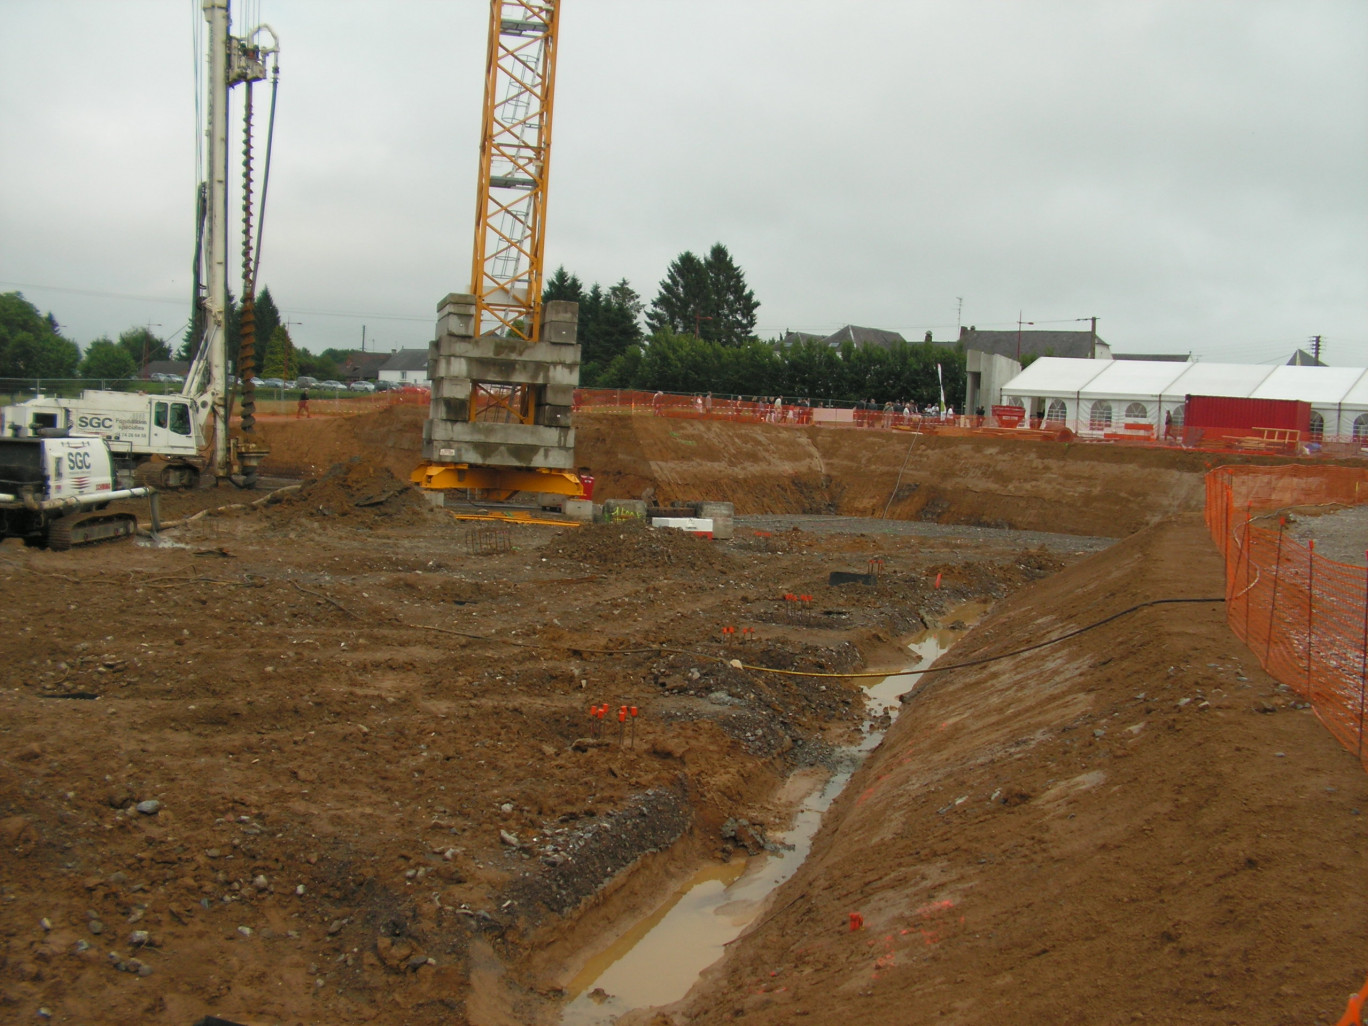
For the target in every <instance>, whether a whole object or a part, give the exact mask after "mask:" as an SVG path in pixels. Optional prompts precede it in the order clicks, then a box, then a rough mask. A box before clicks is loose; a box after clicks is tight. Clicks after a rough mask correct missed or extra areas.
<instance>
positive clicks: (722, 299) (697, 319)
mask: <svg viewBox="0 0 1368 1026" xmlns="http://www.w3.org/2000/svg"><path fill="white" fill-rule="evenodd" d="M759 307H760V304H759V302H758V301H757V300H756V298H755V293H753V292H752V291H751V290H750V289H749V288H748V287H747V286H746V276H745V274H743V273H742V271H741V268H739V267H737V266H736V263H735V261H733V260H732V258H731V254H730V253H729V252H727V247H726V246H724V245H722V243H720V242H717V243H714V244H713V247H712V249H711V250H709V251H708V256H707V258H706V259H705V260H700V259H699V258H698V257H696V256H694V254H693V253H691V252H689V251H688V250H685V251H684V252H683V253H681V254H679V256H677V257H676V258H675V259H674V261H673V262H672V263H671V264H670V266H669V267H668V268H667V269H666V272H665V278H664V279H663V280H662V281H661V283H660V291H659V292H657V293H656V298H655V299H654V300H652V301H651V308H650V310H649V311H647V313H646V325H647V327H648V328H650V330H651V331H652V332H659V331H671V332H675V333H683V332H688V333H689V334H691V335H697V336H698V337H699V338H703V339H707V340H708V341H710V342H721V343H722V344H723V345H727V346H739V345H741V344H742V343H743V342H744V341H745V340H746V339H748V338H751V337H752V336H753V334H754V332H755V312H756V310H758V309H759Z"/></svg>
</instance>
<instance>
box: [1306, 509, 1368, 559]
mask: <svg viewBox="0 0 1368 1026" xmlns="http://www.w3.org/2000/svg"><path fill="white" fill-rule="evenodd" d="M1287 533H1288V534H1290V535H1292V537H1294V538H1296V539H1297V540H1298V541H1301V542H1307V541H1311V540H1312V539H1315V542H1316V555H1318V556H1324V557H1325V558H1326V559H1333V560H1335V561H1336V562H1339V563H1348V564H1349V565H1350V566H1368V559H1365V550H1368V505H1365V506H1349V507H1347V508H1345V509H1337V510H1330V511H1328V512H1325V513H1313V512H1310V511H1308V510H1298V511H1297V512H1296V514H1295V515H1294V516H1293V517H1292V519H1290V520H1289V522H1288V525H1287Z"/></svg>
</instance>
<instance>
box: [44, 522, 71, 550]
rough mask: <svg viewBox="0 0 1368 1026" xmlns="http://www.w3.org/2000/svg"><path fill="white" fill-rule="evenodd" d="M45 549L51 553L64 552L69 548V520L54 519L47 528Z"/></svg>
mask: <svg viewBox="0 0 1368 1026" xmlns="http://www.w3.org/2000/svg"><path fill="white" fill-rule="evenodd" d="M47 547H48V548H49V549H51V550H52V551H53V552H65V551H67V549H69V548H71V519H70V518H69V517H56V518H54V519H53V520H52V521H51V523H49V524H48V528H47Z"/></svg>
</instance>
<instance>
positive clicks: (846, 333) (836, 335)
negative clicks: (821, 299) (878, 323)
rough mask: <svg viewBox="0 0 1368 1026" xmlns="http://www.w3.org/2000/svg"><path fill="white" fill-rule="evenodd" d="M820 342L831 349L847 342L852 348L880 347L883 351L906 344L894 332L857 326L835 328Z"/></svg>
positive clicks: (849, 325) (848, 325) (904, 340)
mask: <svg viewBox="0 0 1368 1026" xmlns="http://www.w3.org/2000/svg"><path fill="white" fill-rule="evenodd" d="M822 341H823V342H825V343H826V344H827V345H829V346H831V347H832V348H833V349H834V348H836V347H837V346H841V345H844V344H845V343H847V342H849V343H850V344H851V345H853V346H882V347H883V348H884V349H891V348H893V346H894V344H895V343H898V342H906V341H907V339H905V338H903V337H902V335H900V334H899V333H898V332H896V331H885V330H884V329H882V328H862V327H860V326H859V325H858V324H847V325H845V326H844V327H841V328H837V329H836V330H835V331H833V332H832V333H831V334H830V335H828V336H827V337H826V338H824V339H822Z"/></svg>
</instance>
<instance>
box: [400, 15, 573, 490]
mask: <svg viewBox="0 0 1368 1026" xmlns="http://www.w3.org/2000/svg"><path fill="white" fill-rule="evenodd" d="M559 19H560V0H491V3H490V12H489V44H488V51H487V58H486V64H485V94H484V117H483V128H482V137H481V144H480V173H479V186H478V195H477V206H476V220H475V252H474V260H473V266H472V268H471V285H470V291H469V292H467V293H452V294H450V295H448V296H446V297H445V298H443V299H442V301H441V302H440V303H439V304H438V306H437V331H436V337H435V338H434V339H433V341H432V343H431V345H430V346H429V349H428V377H429V378H431V380H432V399H431V405H430V407H429V411H428V419H427V421H426V423H425V424H424V426H423V460H424V462H423V463H422V464H421V465H419V466H418V468H417V469H415V470H414V471H413V473H412V475H411V478H412V480H413V481H414V482H415V483H416V484H419V485H420V486H422V487H423V488H424V489H430V490H436V491H446V490H453V489H476V490H480V491H481V492H483V493H484V494H485V496H486V497H488V498H491V499H507V498H509V497H511V496H512V495H513V494H514V493H516V492H532V493H541V494H544V495H552V496H561V497H565V498H575V497H579V496H582V495H583V494H584V487H583V483H582V482H581V479H580V476H579V475H578V474H577V473H575V469H574V460H575V433H574V429H573V427H571V423H570V410H571V406H572V404H573V401H574V391H575V387H576V385H577V384H578V383H579V364H580V347H579V345H578V343H577V330H578V325H577V320H578V306H577V304H575V303H566V302H551V303H547V304H545V305H543V303H542V301H541V293H542V280H543V270H542V268H543V254H544V251H545V242H546V236H545V223H546V196H547V175H548V170H549V165H550V157H551V121H552V108H553V97H554V92H555V79H556V46H557V43H556V40H557V30H558V23H559Z"/></svg>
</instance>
